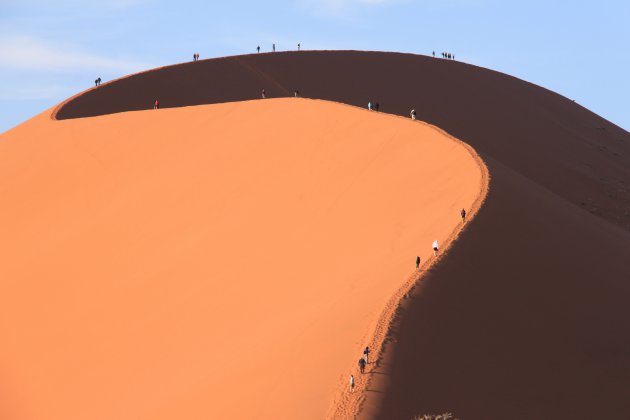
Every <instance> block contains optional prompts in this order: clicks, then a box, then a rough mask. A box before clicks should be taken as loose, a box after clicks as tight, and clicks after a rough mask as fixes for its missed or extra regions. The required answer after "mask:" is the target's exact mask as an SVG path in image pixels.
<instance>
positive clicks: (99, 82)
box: [97, 77, 102, 86]
mask: <svg viewBox="0 0 630 420" xmlns="http://www.w3.org/2000/svg"><path fill="white" fill-rule="evenodd" d="M97 80H98V85H99V86H100V85H101V82H102V80H101V78H100V77H99V78H98V79H97Z"/></svg>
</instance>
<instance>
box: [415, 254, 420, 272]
mask: <svg viewBox="0 0 630 420" xmlns="http://www.w3.org/2000/svg"><path fill="white" fill-rule="evenodd" d="M419 269H420V256H419V255H418V256H417V257H416V270H419Z"/></svg>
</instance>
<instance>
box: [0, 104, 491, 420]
mask: <svg viewBox="0 0 630 420" xmlns="http://www.w3.org/2000/svg"><path fill="white" fill-rule="evenodd" d="M483 171H484V168H483V167H482V166H480V162H478V161H477V160H476V159H475V155H474V152H472V151H471V150H470V149H469V148H467V147H465V146H464V145H462V144H461V143H460V142H458V141H456V140H454V139H452V138H450V137H449V136H447V135H446V134H444V133H443V132H441V131H440V130H437V129H435V128H433V127H430V126H428V125H426V124H423V123H421V122H412V121H411V120H409V119H402V118H400V117H396V116H391V115H387V114H383V113H369V112H368V111H366V110H362V109H358V108H356V107H351V106H347V105H341V104H335V103H330V102H324V101H313V100H305V99H294V98H291V99H273V100H265V101H249V102H239V103H229V104H221V105H207V106H198V107H187V108H178V109H161V110H158V111H153V110H150V111H143V112H130V113H125V114H116V115H107V116H99V117H93V118H83V119H75V120H66V121H54V120H52V119H51V118H50V117H49V113H44V114H42V115H39V116H38V117H35V118H33V119H32V120H30V121H28V122H27V123H25V124H23V125H21V126H19V127H17V128H16V129H14V130H11V131H10V132H9V133H8V134H6V135H4V136H2V138H1V139H0V190H1V191H2V199H3V201H2V206H0V231H1V232H2V235H1V239H0V255H2V258H3V262H2V264H0V279H2V280H1V281H0V287H1V291H2V293H0V320H2V322H1V323H0V342H2V343H3V344H2V345H1V346H0V372H1V379H0V390H1V391H0V395H2V397H3V398H2V399H1V400H0V417H2V418H3V419H11V420H24V419H47V420H53V419H59V420H72V419H77V420H86V419H90V420H98V419H103V420H105V419H107V420H110V419H121V420H123V419H193V418H199V419H211V418H214V419H228V418H241V419H252V418H264V419H309V418H312V419H320V418H322V417H324V416H325V414H326V413H327V411H328V410H329V409H330V405H331V403H332V402H333V400H334V399H339V398H340V395H343V394H345V393H346V392H347V380H348V377H349V375H350V373H351V372H353V370H354V368H355V365H356V361H357V360H358V358H359V356H360V355H361V350H362V348H363V346H365V345H366V344H372V341H370V340H371V335H372V333H373V329H374V325H375V323H378V322H381V321H382V319H380V318H379V317H381V316H382V313H383V308H384V307H385V305H386V304H388V301H389V300H390V299H391V298H392V296H396V294H397V293H398V294H400V293H402V292H404V291H405V290H402V292H401V288H403V287H405V285H406V287H408V286H409V285H410V284H413V282H412V283H409V281H408V279H409V278H410V276H411V279H412V280H413V279H414V278H415V277H414V272H415V267H414V260H415V257H416V255H420V256H421V257H422V260H423V262H424V261H427V260H429V257H430V255H431V254H432V250H431V243H432V241H433V240H434V239H436V238H437V239H440V240H441V241H443V242H444V245H446V242H445V241H446V240H447V239H448V238H449V237H450V236H452V235H453V233H454V232H455V231H456V230H457V229H459V228H460V226H461V221H460V219H459V210H460V209H461V208H467V209H469V211H470V210H471V208H473V207H474V206H476V205H478V200H479V199H480V198H481V197H480V194H482V190H483V189H484V188H485V186H484V185H483V183H484V182H485V181H484V178H483V176H484V172H483ZM475 203H476V204H475ZM390 315H392V314H391V313H390ZM386 321H387V320H386ZM382 338H383V337H381V339H382ZM370 369H371V367H370ZM355 374H356V373H355ZM366 378H367V375H366V376H365V377H361V375H357V384H358V385H359V388H360V389H361V388H362V387H363V386H364V385H365V383H364V381H365V379H366ZM356 395H357V396H358V395H359V394H358V393H357V394H356Z"/></svg>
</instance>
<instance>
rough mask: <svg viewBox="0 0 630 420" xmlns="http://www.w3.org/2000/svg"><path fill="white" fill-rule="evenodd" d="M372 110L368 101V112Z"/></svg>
mask: <svg viewBox="0 0 630 420" xmlns="http://www.w3.org/2000/svg"><path fill="white" fill-rule="evenodd" d="M371 110H372V102H370V101H368V111H371Z"/></svg>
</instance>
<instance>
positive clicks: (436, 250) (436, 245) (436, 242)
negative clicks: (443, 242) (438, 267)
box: [433, 239, 440, 257]
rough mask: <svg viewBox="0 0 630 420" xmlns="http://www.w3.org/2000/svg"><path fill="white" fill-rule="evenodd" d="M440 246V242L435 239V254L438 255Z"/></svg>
mask: <svg viewBox="0 0 630 420" xmlns="http://www.w3.org/2000/svg"><path fill="white" fill-rule="evenodd" d="M439 247H440V244H439V243H438V240H437V239H436V240H435V241H433V254H434V255H435V256H436V257H437V254H438V248H439Z"/></svg>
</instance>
